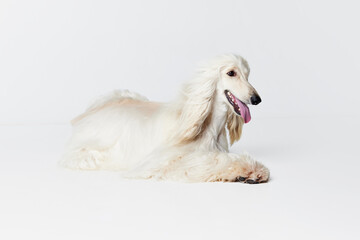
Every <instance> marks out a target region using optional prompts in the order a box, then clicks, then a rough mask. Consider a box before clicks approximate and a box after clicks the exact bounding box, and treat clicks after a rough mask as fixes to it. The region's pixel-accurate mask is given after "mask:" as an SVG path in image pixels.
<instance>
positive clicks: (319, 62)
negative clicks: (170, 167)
mask: <svg viewBox="0 0 360 240" xmlns="http://www.w3.org/2000/svg"><path fill="white" fill-rule="evenodd" d="M358 11H359V4H358V3H357V1H301V0H298V1H235V0H233V1H230V0H226V1H164V0H153V1H94V0H87V1H80V0H77V1H75V0H69V1H68V0H62V1H45V0H43V1H41V0H33V1H25V0H20V1H16V0H12V1H7V0H1V2H0V83H1V85H0V124H1V125H0V148H1V149H0V150H1V159H0V163H1V169H0V171H1V172H0V174H1V175H0V180H1V181H0V187H1V198H0V230H1V231H0V236H1V235H4V236H6V238H4V239H11V238H13V239H24V237H28V238H29V237H30V236H31V237H38V238H42V237H43V238H52V239H54V238H58V239H68V238H69V237H70V238H77V239H84V238H85V237H86V238H94V239H102V238H101V236H104V235H105V236H106V238H105V239H131V238H142V239H144V238H145V237H146V238H148V239H165V238H166V239H184V238H189V237H193V238H194V239H205V238H206V239H209V238H222V237H226V238H230V237H231V238H248V239H264V238H270V239H271V238H274V239H297V238H298V239H304V238H307V239H325V238H327V239H340V238H346V237H347V239H358V238H359V231H358V230H357V229H356V226H357V225H358V223H359V217H358V215H359V206H358V202H359V201H360V196H359V184H360V181H359V177H358V175H359V173H358V172H359V171H358V167H359V163H358V159H359V157H358V153H357V151H356V150H357V148H358V145H359V143H358V142H359V140H358V136H359V120H360V114H359V110H358V108H359V103H360V98H359V94H358V92H359V81H360V74H359V69H360V61H359V54H360V44H359V42H360V33H359V22H360V15H359V14H358ZM222 53H238V54H241V55H243V56H244V57H245V58H246V59H247V60H248V62H249V64H250V67H251V70H252V71H251V74H250V82H251V83H252V84H253V85H254V86H255V87H256V89H257V90H258V92H259V93H260V95H261V97H262V99H263V102H262V103H261V104H260V105H259V106H256V107H251V111H252V116H253V119H252V121H251V123H249V124H248V125H246V126H245V127H246V128H245V130H244V131H245V132H244V136H243V138H242V140H241V141H240V142H239V143H237V144H235V145H234V147H233V148H232V151H233V152H239V153H240V152H241V151H243V150H247V151H249V152H250V153H251V154H252V155H254V156H255V157H256V158H258V159H259V160H260V161H262V162H264V163H265V164H266V165H267V166H269V168H270V170H271V172H272V180H271V181H270V182H269V183H268V184H263V185H257V186H250V185H249V186H248V185H244V184H179V183H157V182H146V181H135V182H132V181H126V180H122V179H120V178H118V176H117V174H116V173H94V172H71V171H66V170H63V169H59V168H57V166H56V161H57V160H58V159H59V158H60V156H61V152H62V147H63V145H64V143H65V142H66V139H67V138H68V137H69V135H70V132H71V129H70V126H69V125H68V122H69V120H70V119H72V118H73V117H74V116H76V115H77V114H79V113H81V111H83V110H84V108H86V106H87V104H88V103H89V102H90V101H91V100H92V99H94V98H95V97H96V96H98V95H100V94H103V93H106V92H109V91H111V90H113V89H119V88H121V89H123V88H125V89H131V90H134V91H136V92H139V93H141V94H143V95H145V96H147V97H149V98H150V99H152V100H155V101H169V100H171V99H173V98H174V97H175V95H176V94H177V91H178V89H179V86H180V85H181V83H182V82H183V81H184V80H187V79H189V78H190V77H191V76H192V72H193V71H194V69H195V68H196V64H197V63H198V62H199V61H202V60H206V59H207V58H209V57H213V56H215V55H218V54H222Z"/></svg>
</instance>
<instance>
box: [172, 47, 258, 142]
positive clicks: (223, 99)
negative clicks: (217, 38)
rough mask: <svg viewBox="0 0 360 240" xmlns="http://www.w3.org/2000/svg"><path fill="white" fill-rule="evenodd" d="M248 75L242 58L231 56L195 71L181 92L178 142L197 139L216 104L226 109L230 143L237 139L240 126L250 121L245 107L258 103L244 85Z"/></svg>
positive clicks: (249, 88)
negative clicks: (194, 74)
mask: <svg viewBox="0 0 360 240" xmlns="http://www.w3.org/2000/svg"><path fill="white" fill-rule="evenodd" d="M249 73H250V70H249V66H248V64H247V62H246V61H245V59H243V58H242V57H240V56H237V55H232V54H227V55H222V56H218V57H216V58H214V59H212V60H210V61H209V62H207V63H205V64H204V65H203V66H202V67H201V68H199V71H198V74H197V76H196V77H195V78H194V79H192V80H191V81H189V82H187V83H186V84H185V85H184V87H183V90H182V92H181V93H182V94H181V101H180V103H181V104H179V122H180V124H179V125H177V131H176V134H175V135H176V136H179V137H178V139H179V142H188V141H192V140H194V139H195V138H196V137H197V136H199V135H200V133H201V132H202V131H203V130H204V129H205V128H206V122H207V120H209V117H210V116H212V114H211V113H213V112H214V111H217V108H218V107H219V106H220V105H221V106H223V105H225V106H226V107H227V113H228V114H227V128H228V129H229V133H230V140H231V144H232V143H234V141H237V140H239V139H240V136H241V129H242V125H243V123H244V122H245V123H247V122H249V121H250V119H251V116H250V111H249V108H248V106H247V104H254V105H257V104H259V103H260V102H261V99H260V96H259V95H258V93H257V92H256V90H255V89H254V87H253V86H251V84H250V83H249V82H248V76H249ZM223 110H224V108H221V111H223Z"/></svg>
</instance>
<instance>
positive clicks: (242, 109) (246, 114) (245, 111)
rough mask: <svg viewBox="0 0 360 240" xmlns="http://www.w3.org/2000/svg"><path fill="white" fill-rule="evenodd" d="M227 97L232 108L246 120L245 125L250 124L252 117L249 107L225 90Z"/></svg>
mask: <svg viewBox="0 0 360 240" xmlns="http://www.w3.org/2000/svg"><path fill="white" fill-rule="evenodd" d="M225 96H226V98H227V100H228V101H229V103H230V104H231V106H233V108H234V111H235V112H236V114H238V115H240V116H241V117H242V118H243V119H244V122H245V123H248V122H250V120H251V115H250V110H249V108H248V106H247V105H246V104H245V103H243V102H242V101H240V100H239V99H238V98H237V97H235V96H234V95H233V94H232V93H231V92H230V91H229V90H225Z"/></svg>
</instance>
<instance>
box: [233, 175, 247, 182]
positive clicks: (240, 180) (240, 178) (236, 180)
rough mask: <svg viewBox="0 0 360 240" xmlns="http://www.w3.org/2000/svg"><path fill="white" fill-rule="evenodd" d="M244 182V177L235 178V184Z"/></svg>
mask: <svg viewBox="0 0 360 240" xmlns="http://www.w3.org/2000/svg"><path fill="white" fill-rule="evenodd" d="M245 180H246V177H240V176H239V177H237V178H235V182H244V181H245Z"/></svg>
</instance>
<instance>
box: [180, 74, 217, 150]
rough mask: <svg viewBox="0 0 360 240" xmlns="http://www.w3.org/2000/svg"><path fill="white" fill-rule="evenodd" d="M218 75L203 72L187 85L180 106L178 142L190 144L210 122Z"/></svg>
mask: <svg viewBox="0 0 360 240" xmlns="http://www.w3.org/2000/svg"><path fill="white" fill-rule="evenodd" d="M217 77H218V75H217V74H216V73H215V74H214V73H213V74H211V72H205V71H204V72H202V73H200V74H199V75H198V77H196V78H195V79H193V80H192V81H190V82H188V83H186V84H185V85H184V87H183V90H182V96H181V100H180V105H179V106H178V117H179V118H178V119H177V121H178V123H179V124H178V126H177V134H176V138H177V142H178V143H184V142H189V141H192V140H194V139H196V137H197V136H198V135H199V134H200V133H201V131H202V130H203V129H204V128H205V127H206V124H207V122H208V121H209V119H208V117H209V116H210V114H211V112H212V107H213V100H214V97H215V91H216V80H217Z"/></svg>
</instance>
